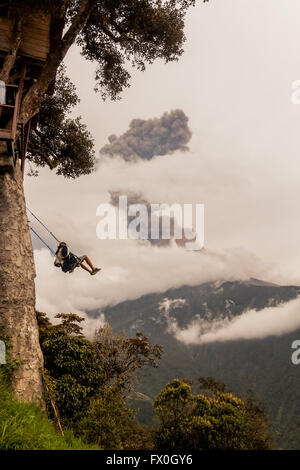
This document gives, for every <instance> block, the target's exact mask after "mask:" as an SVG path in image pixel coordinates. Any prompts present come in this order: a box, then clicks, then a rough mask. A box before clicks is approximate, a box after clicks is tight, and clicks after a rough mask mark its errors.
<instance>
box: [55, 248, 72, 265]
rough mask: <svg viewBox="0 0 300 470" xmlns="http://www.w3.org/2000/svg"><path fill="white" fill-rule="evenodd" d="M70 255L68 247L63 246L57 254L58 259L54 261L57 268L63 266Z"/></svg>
mask: <svg viewBox="0 0 300 470" xmlns="http://www.w3.org/2000/svg"><path fill="white" fill-rule="evenodd" d="M68 255H69V249H68V247H67V245H63V246H61V247H60V248H59V249H58V250H57V252H56V258H55V261H54V264H55V266H58V267H59V266H62V265H63V262H64V260H65V259H66V258H67V257H68Z"/></svg>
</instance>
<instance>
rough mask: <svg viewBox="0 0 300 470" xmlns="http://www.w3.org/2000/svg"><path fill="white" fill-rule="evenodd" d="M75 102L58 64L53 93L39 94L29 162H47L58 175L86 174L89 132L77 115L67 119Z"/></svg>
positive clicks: (91, 153) (90, 164)
mask: <svg viewBox="0 0 300 470" xmlns="http://www.w3.org/2000/svg"><path fill="white" fill-rule="evenodd" d="M78 102H79V98H78V96H77V95H76V90H75V87H74V85H73V84H72V82H71V81H70V79H69V78H68V77H67V76H66V74H65V69H64V68H63V67H60V68H59V71H58V74H57V78H56V86H55V92H54V94H53V95H52V96H50V95H49V94H46V95H44V96H43V99H42V102H41V106H40V112H39V115H38V122H37V126H36V127H35V128H33V130H32V132H31V138H30V141H29V146H28V157H27V158H28V159H29V160H30V161H32V162H33V163H35V164H36V165H38V166H46V165H47V166H48V167H49V168H51V169H52V170H53V169H55V170H56V173H57V174H58V175H63V176H65V177H69V178H76V177H78V176H80V175H83V174H88V173H90V172H91V171H92V169H93V167H94V163H95V155H94V143H93V139H92V137H91V135H90V133H89V132H88V130H87V128H86V126H85V125H84V124H83V123H82V121H81V117H77V118H76V119H72V118H70V113H71V111H72V108H73V107H74V106H76V105H77V104H78Z"/></svg>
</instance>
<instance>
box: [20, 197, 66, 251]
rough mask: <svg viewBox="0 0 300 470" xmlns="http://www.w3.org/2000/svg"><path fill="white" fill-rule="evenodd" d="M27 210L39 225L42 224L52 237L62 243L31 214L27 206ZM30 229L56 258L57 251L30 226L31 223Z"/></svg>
mask: <svg viewBox="0 0 300 470" xmlns="http://www.w3.org/2000/svg"><path fill="white" fill-rule="evenodd" d="M26 209H27V210H28V212H29V213H30V214H31V215H32V216H33V217H34V218H35V219H36V220H37V221H38V223H39V224H41V225H42V226H43V227H44V228H45V229H46V230H47V232H48V233H50V235H51V236H52V237H53V238H54V239H55V240H56V241H57V242H58V243H60V240H59V239H58V238H57V237H56V236H55V235H54V233H52V232H51V230H49V229H48V227H46V225H45V224H43V222H42V221H41V220H40V219H39V218H38V217H37V216H36V215H35V214H34V213H33V212H31V210H30V209H29V208H28V207H27V206H26ZM29 228H30V230H31V231H32V232H33V233H34V234H35V235H36V236H37V237H38V238H39V240H41V242H42V243H43V244H44V245H45V246H46V247H47V248H48V250H50V252H51V253H52V255H53V256H55V251H54V250H53V249H52V248H51V247H50V246H49V245H48V243H46V242H45V240H44V239H43V238H42V237H41V235H39V234H38V233H37V232H36V231H35V230H34V229H33V228H32V227H31V225H30V223H29Z"/></svg>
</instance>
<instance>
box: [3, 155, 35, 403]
mask: <svg viewBox="0 0 300 470" xmlns="http://www.w3.org/2000/svg"><path fill="white" fill-rule="evenodd" d="M1 158H3V157H1V156H0V159H1ZM4 158H5V157H4ZM6 158H7V157H6ZM0 163H1V162H0ZM1 169H2V171H1ZM34 278H35V267H34V261H33V250H32V245H31V239H30V232H29V227H28V220H27V215H26V206H25V198H24V190H23V179H22V174H21V170H20V167H19V165H18V164H17V165H16V166H15V168H14V171H13V172H12V171H11V172H8V171H7V169H5V170H4V169H3V167H1V166H0V322H1V323H3V324H4V326H5V330H6V333H7V335H8V336H9V338H10V344H11V347H12V348H11V355H12V358H13V359H20V360H21V361H22V364H21V365H20V367H19V368H18V370H17V371H16V373H15V375H14V379H13V389H14V393H15V396H16V398H18V399H19V400H21V401H30V402H35V403H41V404H42V391H43V388H42V379H41V367H42V366H43V356H42V352H41V348H40V344H39V332H38V326H37V320H36V314H35V286H34Z"/></svg>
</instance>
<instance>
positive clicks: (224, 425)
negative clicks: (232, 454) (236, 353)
mask: <svg viewBox="0 0 300 470" xmlns="http://www.w3.org/2000/svg"><path fill="white" fill-rule="evenodd" d="M210 379H211V378H210ZM212 385H213V388H214V387H215V385H216V382H215V381H214V383H213V384H212ZM222 385H223V384H221V386H222ZM210 391H212V390H210ZM252 400H253V399H251V400H250V402H245V401H243V400H242V399H241V398H238V397H236V396H234V395H232V393H228V392H225V391H223V392H220V391H218V390H217V391H215V392H214V393H213V394H210V396H206V395H203V394H199V395H193V394H192V392H191V387H190V385H188V384H186V383H185V382H184V381H183V380H181V379H175V380H173V381H172V382H170V383H169V384H167V385H166V387H165V388H164V389H163V390H162V391H161V392H160V394H159V395H158V397H157V398H156V400H155V402H154V410H155V413H156V414H157V416H158V418H159V420H160V426H159V427H158V428H157V429H156V430H155V431H154V442H155V446H156V448H157V449H159V450H172V449H177V450H185V451H186V450H243V449H244V450H245V449H248V450H252V449H269V448H271V442H270V438H269V435H268V433H267V431H268V424H267V422H266V417H265V414H264V412H263V410H262V408H261V407H258V408H256V405H257V402H256V401H255V400H254V401H252Z"/></svg>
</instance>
